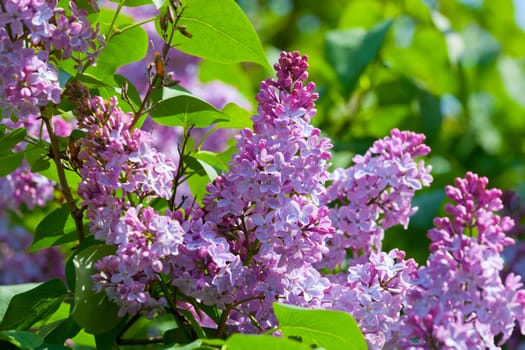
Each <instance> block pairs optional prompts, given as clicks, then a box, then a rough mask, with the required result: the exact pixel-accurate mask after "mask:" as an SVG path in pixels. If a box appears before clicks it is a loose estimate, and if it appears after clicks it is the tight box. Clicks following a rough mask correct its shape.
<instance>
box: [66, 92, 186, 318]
mask: <svg viewBox="0 0 525 350" xmlns="http://www.w3.org/2000/svg"><path fill="white" fill-rule="evenodd" d="M82 103H83V105H82V106H81V107H80V108H79V109H78V110H77V111H76V113H77V114H78V115H79V127H80V128H82V129H84V130H86V137H85V138H84V139H82V141H81V151H80V153H79V155H78V157H79V159H80V160H81V161H82V166H81V169H80V175H81V177H82V181H81V183H80V184H79V188H78V193H79V196H80V198H81V199H82V205H83V206H85V207H86V217H87V218H88V219H89V224H90V232H92V233H93V234H94V236H95V238H97V239H99V240H103V241H105V242H106V243H107V244H112V245H116V246H117V250H116V253H115V255H109V256H106V257H104V258H103V259H101V260H100V261H98V262H97V263H96V265H95V266H96V267H97V269H98V270H99V273H97V274H96V275H94V280H95V282H96V283H95V287H96V290H98V291H101V290H105V292H106V294H107V295H108V297H109V299H110V300H112V301H114V302H115V303H117V304H118V305H119V306H120V310H119V315H120V316H124V315H126V314H129V315H135V314H137V313H139V312H140V313H142V314H144V315H146V316H148V317H153V316H154V315H155V314H156V313H160V312H161V311H162V309H163V307H164V306H165V305H166V299H165V297H163V296H161V297H156V296H153V295H152V294H151V293H150V285H151V283H152V282H154V281H160V279H161V277H160V276H161V273H162V274H170V273H171V266H170V263H169V259H170V257H171V256H172V255H177V254H178V246H179V245H180V244H181V243H182V240H183V236H184V231H183V229H182V227H181V225H180V224H179V222H178V221H177V220H176V219H174V218H173V217H172V214H171V212H169V211H166V212H164V213H158V212H156V211H155V210H154V209H153V208H152V207H151V206H148V204H149V200H150V199H155V198H163V199H165V200H169V199H170V196H171V191H172V181H173V176H174V173H175V171H176V167H175V164H174V163H173V162H172V161H171V160H170V159H168V158H166V156H165V155H163V154H162V153H159V152H157V151H156V150H155V149H154V148H152V147H151V146H150V144H149V143H150V140H151V135H149V134H148V133H147V132H145V131H143V130H140V129H132V128H131V126H132V119H133V117H132V114H131V113H124V112H123V111H122V110H121V109H120V108H119V107H118V106H117V100H116V98H111V99H110V100H109V101H105V100H103V99H102V98H101V97H98V96H97V97H93V98H85V99H83V102H82Z"/></svg>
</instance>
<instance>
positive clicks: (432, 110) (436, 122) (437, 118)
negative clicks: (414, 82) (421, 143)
mask: <svg viewBox="0 0 525 350" xmlns="http://www.w3.org/2000/svg"><path fill="white" fill-rule="evenodd" d="M419 111H420V115H421V120H422V124H423V134H425V136H426V137H427V139H428V141H427V142H428V144H432V142H433V141H434V140H435V139H436V138H437V137H438V134H439V131H440V129H441V123H442V122H443V113H442V112H441V100H440V99H439V97H438V96H436V95H434V94H432V93H430V92H428V91H426V90H420V91H419Z"/></svg>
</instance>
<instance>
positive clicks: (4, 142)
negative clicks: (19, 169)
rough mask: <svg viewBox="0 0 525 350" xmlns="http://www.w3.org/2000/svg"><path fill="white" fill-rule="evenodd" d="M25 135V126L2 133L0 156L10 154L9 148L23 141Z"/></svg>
mask: <svg viewBox="0 0 525 350" xmlns="http://www.w3.org/2000/svg"><path fill="white" fill-rule="evenodd" d="M26 135H27V131H26V129H25V128H18V129H15V130H13V131H11V132H9V133H8V134H7V135H2V137H0V156H5V155H10V154H12V153H13V152H12V151H11V149H12V148H13V147H15V146H16V145H18V144H19V143H20V142H22V141H24V138H25V137H26Z"/></svg>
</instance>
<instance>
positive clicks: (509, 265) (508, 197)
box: [501, 191, 525, 350]
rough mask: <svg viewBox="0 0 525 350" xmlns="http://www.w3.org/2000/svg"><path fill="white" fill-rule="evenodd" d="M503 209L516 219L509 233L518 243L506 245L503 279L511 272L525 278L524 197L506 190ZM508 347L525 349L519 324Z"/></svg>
mask: <svg viewBox="0 0 525 350" xmlns="http://www.w3.org/2000/svg"><path fill="white" fill-rule="evenodd" d="M502 202H503V211H502V214H504V215H508V216H510V217H511V218H512V220H513V221H514V227H513V228H512V230H510V232H509V233H508V234H509V236H510V237H512V238H514V239H515V241H516V243H515V244H514V245H511V246H507V247H505V249H504V250H503V259H504V261H505V267H504V269H503V271H501V277H502V278H503V279H505V278H506V276H507V275H508V274H510V273H514V274H516V275H518V276H521V279H522V280H523V279H524V278H525V242H524V239H525V221H524V218H525V203H524V202H523V199H522V197H521V196H520V195H519V194H518V193H517V192H514V191H505V192H503V195H502ZM505 345H506V347H507V349H517V350H518V349H519V350H523V349H525V336H524V335H522V334H521V332H520V329H519V327H518V326H516V327H515V329H514V332H513V333H512V336H511V337H510V339H509V340H508V342H507V343H505Z"/></svg>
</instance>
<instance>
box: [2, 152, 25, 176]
mask: <svg viewBox="0 0 525 350" xmlns="http://www.w3.org/2000/svg"><path fill="white" fill-rule="evenodd" d="M23 160H24V153H23V152H18V153H11V154H4V155H0V164H2V166H1V167H0V177H3V176H6V175H9V174H11V173H12V172H13V171H15V170H16V169H17V168H18V167H20V166H21V165H22V161H23Z"/></svg>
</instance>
